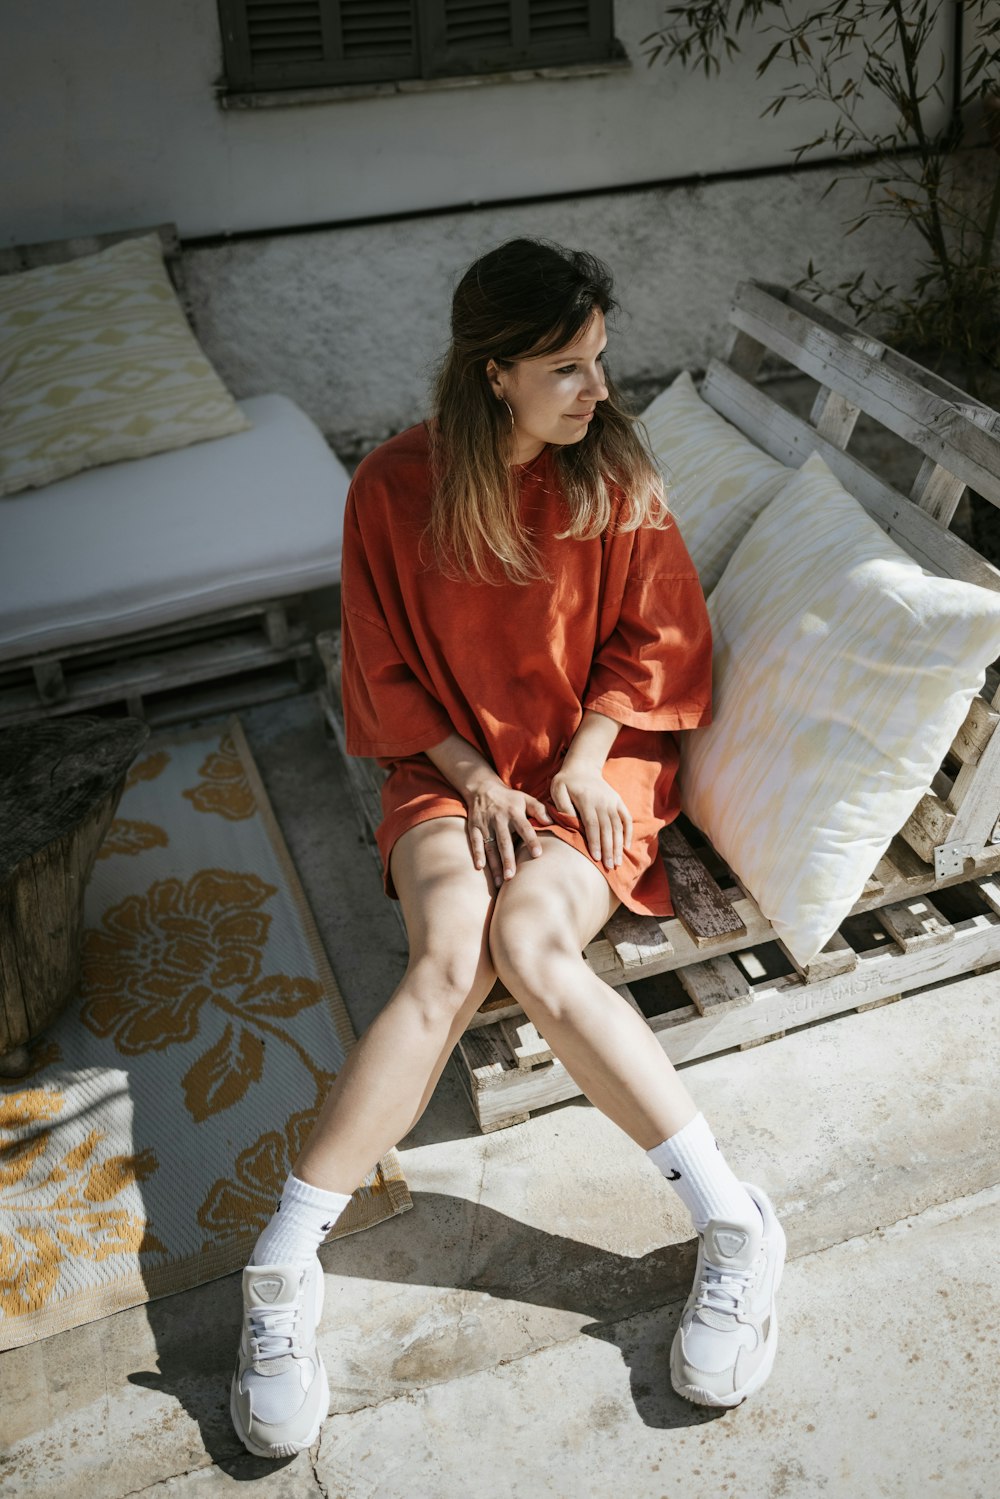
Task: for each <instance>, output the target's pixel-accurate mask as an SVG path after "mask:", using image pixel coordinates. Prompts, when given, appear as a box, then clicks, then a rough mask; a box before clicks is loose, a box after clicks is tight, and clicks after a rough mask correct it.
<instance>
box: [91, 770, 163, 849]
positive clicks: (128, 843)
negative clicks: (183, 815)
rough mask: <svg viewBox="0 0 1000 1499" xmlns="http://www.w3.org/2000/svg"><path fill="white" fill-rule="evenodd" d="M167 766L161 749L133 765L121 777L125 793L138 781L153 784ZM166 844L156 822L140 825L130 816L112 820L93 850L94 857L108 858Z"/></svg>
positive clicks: (161, 830) (137, 783) (140, 823)
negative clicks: (94, 852) (95, 855)
mask: <svg viewBox="0 0 1000 1499" xmlns="http://www.w3.org/2000/svg"><path fill="white" fill-rule="evenodd" d="M169 764H170V756H169V755H168V754H167V753H166V751H165V750H157V751H155V752H154V753H153V754H151V755H147V756H146V758H145V759H144V760H140V761H139V763H138V765H133V766H132V768H131V769H130V770H129V773H128V775H127V776H126V778H125V790H126V791H130V790H131V789H132V787H133V786H137V785H139V783H140V782H141V781H155V780H156V778H157V776H160V775H162V774H163V772H164V771H165V770H166V768H167V766H168V765H169ZM123 794H124V793H123ZM169 842H170V836H169V834H168V833H167V830H166V828H164V827H161V826H160V825H159V823H155V822H140V821H138V820H137V819H135V818H132V817H115V818H113V819H112V822H111V826H110V827H109V828H108V831H107V833H106V834H105V837H104V842H103V843H102V844H101V846H100V848H99V849H98V850H97V857H98V858H99V859H110V858H112V857H113V856H114V855H115V854H126V855H128V856H130V857H134V856H135V855H136V854H141V853H142V852H143V851H144V850H145V849H147V848H166V847H167V845H168V844H169Z"/></svg>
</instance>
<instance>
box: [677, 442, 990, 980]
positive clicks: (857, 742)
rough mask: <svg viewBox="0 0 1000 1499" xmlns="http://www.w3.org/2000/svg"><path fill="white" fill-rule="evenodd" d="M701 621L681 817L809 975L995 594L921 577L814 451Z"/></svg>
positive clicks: (741, 550)
mask: <svg viewBox="0 0 1000 1499" xmlns="http://www.w3.org/2000/svg"><path fill="white" fill-rule="evenodd" d="M709 612H710V614H711V619H712V628H713V632H714V638H715V656H714V672H715V684H714V703H713V712H714V720H713V723H712V724H711V726H710V727H708V728H704V729H695V730H693V731H691V732H690V733H688V734H685V735H683V736H682V741H683V742H682V758H681V793H682V799H683V805H684V809H685V811H686V812H687V813H688V815H689V816H690V817H691V818H692V820H693V821H694V822H696V823H697V824H698V826H699V827H700V828H702V830H703V831H704V832H705V833H707V834H708V836H709V838H710V840H711V842H712V843H713V844H714V845H715V847H716V849H717V850H718V851H719V853H720V854H722V856H723V858H724V859H726V861H727V862H728V863H729V865H730V867H731V868H732V869H733V870H734V872H735V873H736V875H737V876H738V877H739V879H740V880H741V881H742V882H743V883H744V884H745V886H746V887H747V889H748V890H749V891H750V893H751V895H753V897H754V898H755V900H756V901H757V903H758V905H759V906H760V908H761V910H762V911H763V913H764V915H765V916H766V917H767V918H768V920H769V921H770V922H771V923H772V925H773V926H774V928H775V930H776V932H777V934H778V936H779V937H780V938H781V940H782V942H783V943H784V944H785V946H786V947H787V948H788V949H789V951H790V952H791V953H792V954H793V955H794V956H795V958H796V959H798V961H799V962H800V963H803V962H808V961H809V960H810V959H811V958H813V957H815V955H816V953H817V952H818V951H819V950H820V948H821V947H823V946H824V944H825V943H826V942H827V941H828V940H829V938H830V937H831V936H832V935H833V933H834V932H835V931H836V929H837V927H838V926H839V925H840V922H841V921H842V920H843V919H844V917H845V916H846V915H847V913H848V912H849V911H850V909H851V907H852V906H853V905H854V903H855V901H856V900H857V899H858V897H859V896H860V894H861V892H862V890H863V888H864V884H865V881H866V879H867V878H868V876H869V875H870V874H871V872H872V870H873V869H874V868H875V865H876V864H877V863H878V860H879V859H880V858H881V856H882V854H883V853H884V852H885V850H886V848H887V847H888V844H889V842H890V841H891V839H892V838H893V836H894V835H895V834H896V833H898V832H899V830H900V828H901V827H902V826H903V824H904V823H905V821H906V819H907V818H908V817H909V815H910V813H911V812H912V811H913V809H914V807H915V806H916V805H917V802H918V801H919V800H920V798H921V796H922V795H923V794H924V793H925V792H926V791H927V790H928V788H929V786H930V783H931V780H932V778H933V776H934V775H935V773H936V772H937V770H938V768H939V767H940V764H941V761H942V759H943V757H944V755H945V753H946V752H947V750H948V748H949V746H950V744H951V743H952V740H953V739H954V737H955V734H956V733H957V731H958V729H959V728H960V727H961V724H962V721H963V719H964V717H965V714H966V711H967V709H968V706H969V703H970V702H971V700H972V698H973V696H974V695H975V693H976V692H977V691H978V690H979V688H980V687H981V686H982V684H983V680H984V675H985V668H986V667H987V666H988V665H989V664H990V663H991V662H992V661H993V660H995V659H996V657H997V656H998V655H1000V593H994V592H992V591H990V590H989V589H986V588H979V587H977V586H975V585H974V584H971V583H962V582H957V581H956V580H954V579H952V578H939V577H935V576H934V575H932V574H930V573H927V572H925V571H924V570H923V569H922V568H921V567H920V566H919V565H918V564H917V563H916V562H914V561H913V559H912V558H911V557H909V556H908V555H907V554H906V553H905V552H904V551H902V550H901V549H900V548H899V547H898V546H897V545H896V543H895V542H894V541H891V540H890V538H889V537H888V536H886V535H885V534H884V532H883V531H881V530H880V529H879V527H878V526H877V525H876V524H875V522H874V521H873V520H872V519H871V518H870V516H868V514H867V513H866V512H865V510H864V509H863V507H862V506H861V505H860V504H859V503H858V502H857V501H856V500H855V499H854V498H853V496H851V495H850V494H848V493H847V492H846V490H844V489H843V488H842V487H841V485H840V484H839V483H838V481H837V479H835V478H834V476H833V474H832V473H831V472H830V470H829V469H828V468H827V466H826V464H825V463H824V462H823V460H822V458H820V456H819V455H818V454H815V453H814V454H813V455H812V457H811V458H809V459H808V460H807V462H806V463H805V464H803V466H802V468H801V469H800V470H799V472H798V473H797V474H796V475H795V476H794V477H793V478H791V479H790V480H789V481H788V483H787V485H786V487H785V489H784V490H783V491H782V492H781V494H779V495H778V496H777V498H776V499H774V500H773V501H772V502H771V504H770V505H768V507H767V509H766V510H765V511H764V512H763V513H762V514H761V515H760V516H759V517H758V518H757V520H756V521H755V522H754V524H753V526H752V527H751V528H750V530H749V531H748V533H747V535H746V536H745V537H744V539H743V541H742V542H741V544H740V546H739V547H738V548H737V550H736V552H735V553H734V554H733V556H732V558H731V559H730V561H729V564H728V566H727V567H726V570H725V572H724V574H723V576H722V579H721V581H720V582H719V585H718V587H717V588H716V589H715V591H714V592H713V593H712V595H711V597H710V599H709Z"/></svg>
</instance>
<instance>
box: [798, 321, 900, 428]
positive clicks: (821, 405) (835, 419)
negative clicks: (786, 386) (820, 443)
mask: <svg viewBox="0 0 1000 1499" xmlns="http://www.w3.org/2000/svg"><path fill="white" fill-rule="evenodd" d="M845 337H846V339H847V341H848V343H850V344H852V345H853V346H854V348H856V349H860V350H861V351H862V352H863V353H865V354H870V355H871V356H872V358H873V359H880V358H881V357H882V355H883V354H884V353H885V344H883V343H880V342H879V340H878V339H877V338H868V337H866V336H865V335H864V334H863V333H847V334H845ZM860 415H861V407H860V406H855V405H854V403H853V402H851V401H848V400H847V399H846V398H845V397H844V396H842V395H840V394H838V392H837V391H835V390H828V389H827V387H826V386H825V385H821V386H820V388H819V390H818V391H817V392H816V397H815V400H814V401H813V405H812V410H811V411H810V413H809V422H810V425H811V426H813V427H815V428H816V431H817V432H818V433H819V435H820V436H821V437H825V438H826V439H827V441H828V442H832V443H833V444H834V446H835V447H838V448H846V447H847V444H848V443H849V442H850V440H851V434H852V432H853V431H854V428H855V425H856V423H857V420H858V417H859V416H860Z"/></svg>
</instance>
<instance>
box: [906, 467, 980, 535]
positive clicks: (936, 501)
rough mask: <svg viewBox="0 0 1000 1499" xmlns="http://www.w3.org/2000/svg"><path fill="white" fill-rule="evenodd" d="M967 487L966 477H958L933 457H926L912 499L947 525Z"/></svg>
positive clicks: (911, 494) (943, 524)
mask: <svg viewBox="0 0 1000 1499" xmlns="http://www.w3.org/2000/svg"><path fill="white" fill-rule="evenodd" d="M967 488H968V485H967V484H966V482H965V480H964V479H956V478H955V475H954V474H952V473H949V472H948V470H947V469H946V468H943V467H942V466H941V464H940V463H935V462H934V459H933V458H925V459H924V461H923V463H922V464H921V465H920V472H919V473H918V474H917V477H916V478H915V479H914V481H913V487H912V489H911V490H910V499H911V500H912V501H913V503H914V504H915V505H919V506H920V508H921V510H924V511H926V513H927V514H928V515H930V516H933V518H934V519H935V520H936V521H940V522H941V524H942V526H947V525H950V524H951V518H952V516H953V515H954V514H955V511H956V510H957V509H958V502H959V500H960V499H961V498H962V496H963V494H964V493H965V491H966V489H967Z"/></svg>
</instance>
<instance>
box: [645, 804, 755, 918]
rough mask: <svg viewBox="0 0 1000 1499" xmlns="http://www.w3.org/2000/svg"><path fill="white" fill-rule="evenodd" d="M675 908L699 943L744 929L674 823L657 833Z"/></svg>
mask: <svg viewBox="0 0 1000 1499" xmlns="http://www.w3.org/2000/svg"><path fill="white" fill-rule="evenodd" d="M660 849H661V851H662V853H663V862H664V864H665V865H666V868H667V878H668V879H669V881H670V895H671V899H672V901H673V904H674V911H675V913H676V915H677V916H678V917H679V919H680V920H681V921H682V922H683V924H684V926H685V927H686V929H687V931H688V932H689V933H690V934H691V937H692V938H693V939H694V941H695V943H697V944H698V945H699V946H701V945H703V944H705V943H712V942H717V941H718V940H719V939H720V938H730V937H733V936H738V935H740V934H741V933H745V932H746V925H745V923H744V922H743V920H742V919H741V917H740V916H739V914H738V912H737V911H736V910H735V909H734V907H733V903H732V901H731V900H730V899H729V897H728V896H727V895H725V894H724V893H723V891H722V890H721V889H720V888H719V886H718V885H717V884H716V882H715V880H713V878H712V876H711V875H710V874H709V872H708V870H707V869H706V868H705V866H704V864H703V863H702V862H701V860H700V859H699V858H698V856H697V854H696V853H695V852H694V850H693V849H692V848H691V846H690V844H689V843H688V841H687V839H686V838H685V837H684V835H683V834H682V833H681V832H680V830H679V829H678V827H677V825H676V824H675V823H671V825H670V826H669V827H666V828H664V829H663V831H662V832H661V833H660Z"/></svg>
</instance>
